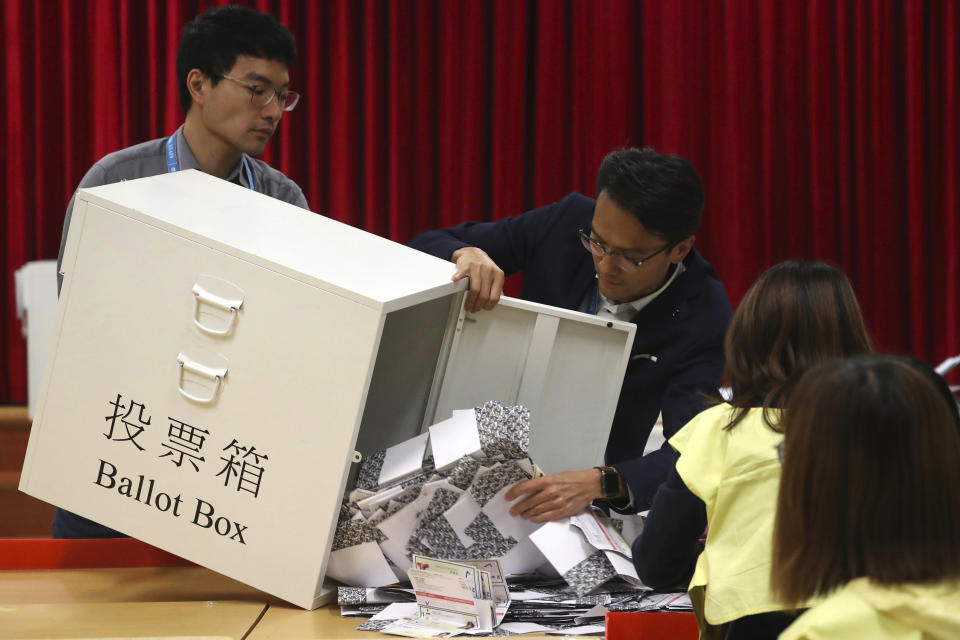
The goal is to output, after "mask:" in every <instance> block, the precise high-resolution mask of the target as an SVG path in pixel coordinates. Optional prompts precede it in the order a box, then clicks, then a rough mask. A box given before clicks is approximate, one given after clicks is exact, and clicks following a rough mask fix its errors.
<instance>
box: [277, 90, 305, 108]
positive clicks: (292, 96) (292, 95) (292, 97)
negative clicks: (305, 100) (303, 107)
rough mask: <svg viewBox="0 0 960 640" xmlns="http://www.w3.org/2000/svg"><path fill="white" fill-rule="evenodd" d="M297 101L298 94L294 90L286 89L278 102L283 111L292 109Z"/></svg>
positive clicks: (298, 98) (298, 100)
mask: <svg viewBox="0 0 960 640" xmlns="http://www.w3.org/2000/svg"><path fill="white" fill-rule="evenodd" d="M298 102H300V94H299V93H297V92H296V91H287V92H286V93H284V94H283V96H281V98H280V104H281V105H282V106H283V110H284V111H293V108H294V107H295V106H297V103H298Z"/></svg>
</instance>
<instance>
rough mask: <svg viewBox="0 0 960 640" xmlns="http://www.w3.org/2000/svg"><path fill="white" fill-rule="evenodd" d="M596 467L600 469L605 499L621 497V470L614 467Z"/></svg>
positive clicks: (601, 487)
mask: <svg viewBox="0 0 960 640" xmlns="http://www.w3.org/2000/svg"><path fill="white" fill-rule="evenodd" d="M594 469H600V491H601V492H602V493H603V498H604V500H609V499H611V498H619V497H620V496H621V494H622V492H621V490H620V472H619V471H617V470H616V469H614V468H613V467H594Z"/></svg>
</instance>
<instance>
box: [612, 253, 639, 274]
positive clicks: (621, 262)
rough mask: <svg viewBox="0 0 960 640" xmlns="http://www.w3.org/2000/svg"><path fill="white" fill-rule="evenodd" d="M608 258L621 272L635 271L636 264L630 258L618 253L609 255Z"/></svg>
mask: <svg viewBox="0 0 960 640" xmlns="http://www.w3.org/2000/svg"><path fill="white" fill-rule="evenodd" d="M610 257H612V258H613V259H614V261H615V262H616V265H617V267H619V268H620V270H621V271H636V270H637V263H636V262H634V261H633V260H631V259H630V258H627V257H626V256H622V255H620V254H619V253H614V254H610Z"/></svg>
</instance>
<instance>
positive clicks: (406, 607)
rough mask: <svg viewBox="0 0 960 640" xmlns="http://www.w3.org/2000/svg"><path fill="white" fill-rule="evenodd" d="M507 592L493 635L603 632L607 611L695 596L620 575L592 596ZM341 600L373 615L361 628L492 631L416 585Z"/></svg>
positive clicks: (549, 585)
mask: <svg viewBox="0 0 960 640" xmlns="http://www.w3.org/2000/svg"><path fill="white" fill-rule="evenodd" d="M445 564H447V563H436V562H435V563H434V564H433V566H432V567H431V568H433V567H436V568H437V570H440V571H443V570H447V571H449V569H448V568H447V567H444V566H443V565H445ZM428 570H429V569H428ZM461 571H462V569H461ZM494 592H495V593H496V590H495V591H494ZM503 593H504V592H503V591H500V594H503ZM505 593H506V598H507V602H508V607H509V608H508V610H507V612H506V614H505V615H501V614H500V613H499V611H500V607H499V606H498V605H499V602H498V603H496V604H495V606H496V607H497V613H496V614H495V620H499V621H500V624H499V626H497V627H496V628H495V629H494V630H493V634H492V635H498V636H508V635H521V634H525V633H539V634H559V635H565V636H573V635H577V636H580V635H592V634H602V633H603V632H604V616H605V614H606V613H607V612H608V611H690V610H691V605H690V598H689V597H688V596H687V594H685V593H652V592H651V591H650V590H649V589H647V588H645V587H635V586H633V585H630V584H628V583H625V582H621V581H616V580H615V581H612V582H610V583H608V584H607V585H605V586H604V587H603V588H602V589H601V590H599V591H598V592H597V593H595V594H592V595H587V596H577V595H576V593H575V592H574V590H573V589H572V588H570V587H569V586H568V585H566V584H565V583H563V582H562V581H557V580H553V581H549V580H540V581H537V582H532V581H530V580H526V581H523V582H514V581H510V582H509V583H508V586H507V589H506V592H505ZM498 597H501V598H502V597H503V595H500V596H498ZM337 599H338V603H339V604H340V610H341V614H342V615H343V616H344V617H367V618H369V619H368V620H366V621H365V622H363V623H362V624H361V625H360V626H358V627H357V629H358V630H361V631H382V632H385V633H393V634H395V635H402V636H408V637H437V636H441V635H442V636H443V637H452V636H455V635H461V634H468V635H490V633H489V631H488V630H486V629H482V628H478V627H475V626H474V625H473V623H472V621H471V618H469V617H467V616H464V617H460V618H459V619H458V618H457V617H456V615H457V614H451V613H448V612H446V611H442V609H443V608H444V606H443V605H442V604H441V605H439V606H438V605H437V604H436V602H435V601H432V602H431V601H429V600H428V598H426V597H424V593H423V592H421V591H418V589H417V588H401V587H383V588H379V589H368V588H363V587H340V589H339V593H338V598H337ZM431 607H433V608H434V609H433V610H431Z"/></svg>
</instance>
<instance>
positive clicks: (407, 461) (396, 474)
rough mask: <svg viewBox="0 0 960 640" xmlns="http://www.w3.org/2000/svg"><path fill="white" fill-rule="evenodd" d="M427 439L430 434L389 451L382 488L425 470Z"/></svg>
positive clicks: (386, 456)
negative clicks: (424, 458)
mask: <svg viewBox="0 0 960 640" xmlns="http://www.w3.org/2000/svg"><path fill="white" fill-rule="evenodd" d="M427 438H429V434H427V433H423V434H421V435H419V436H417V437H415V438H410V439H409V440H405V441H404V442H401V443H400V444H397V445H394V446H392V447H390V448H389V449H387V453H386V455H385V456H384V458H383V466H382V467H380V478H379V480H378V483H379V484H380V485H381V486H382V485H384V484H387V483H388V482H393V481H394V480H399V479H401V478H405V477H407V476H410V475H413V474H414V473H417V472H418V471H420V470H421V469H422V468H423V454H424V453H425V452H426V450H427Z"/></svg>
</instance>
